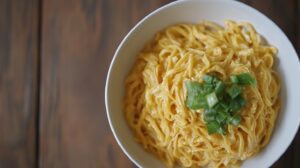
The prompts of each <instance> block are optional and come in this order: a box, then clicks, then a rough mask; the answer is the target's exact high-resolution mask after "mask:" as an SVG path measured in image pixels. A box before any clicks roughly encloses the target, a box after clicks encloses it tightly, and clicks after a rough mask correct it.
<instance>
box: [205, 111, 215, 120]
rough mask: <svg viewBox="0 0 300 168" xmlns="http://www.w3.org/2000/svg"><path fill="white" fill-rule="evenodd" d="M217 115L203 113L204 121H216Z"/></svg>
mask: <svg viewBox="0 0 300 168" xmlns="http://www.w3.org/2000/svg"><path fill="white" fill-rule="evenodd" d="M215 115H216V114H215V113H211V112H208V111H207V110H205V111H204V113H203V119H204V121H205V122H210V121H214V120H215Z"/></svg>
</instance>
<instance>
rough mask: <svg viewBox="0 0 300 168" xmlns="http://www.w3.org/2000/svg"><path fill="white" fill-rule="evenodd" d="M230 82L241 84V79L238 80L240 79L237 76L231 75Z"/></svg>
mask: <svg viewBox="0 0 300 168" xmlns="http://www.w3.org/2000/svg"><path fill="white" fill-rule="evenodd" d="M230 80H231V82H232V83H234V84H238V83H239V79H238V77H237V76H236V75H231V76H230Z"/></svg>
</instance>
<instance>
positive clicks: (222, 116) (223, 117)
mask: <svg viewBox="0 0 300 168" xmlns="http://www.w3.org/2000/svg"><path fill="white" fill-rule="evenodd" d="M228 116H229V114H228V113H226V112H224V111H223V112H219V113H218V115H217V116H216V120H217V122H218V123H219V124H223V123H225V121H226V119H227V118H228Z"/></svg>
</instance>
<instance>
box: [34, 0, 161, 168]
mask: <svg viewBox="0 0 300 168" xmlns="http://www.w3.org/2000/svg"><path fill="white" fill-rule="evenodd" d="M147 3H149V4H148V5H149V6H147ZM115 4H118V5H115ZM160 5H161V4H160V3H159V1H157V2H155V1H153V2H141V1H138V0H136V1H130V3H129V1H123V0H112V1H102V0H98V1H84V0H82V1H80V0H73V1H61V0H45V1H44V2H43V24H42V27H43V32H42V35H43V41H42V72H41V73H42V86H41V90H42V96H41V132H40V135H41V137H40V143H41V146H40V154H41V155H40V164H39V165H40V167H42V168H52V167H55V168H65V167H72V168H77V167H78V168H82V167H89V168H93V167H104V168H106V167H133V164H132V163H131V162H130V161H129V160H128V158H127V157H126V156H125V155H124V154H123V152H121V150H120V148H119V147H118V145H117V144H116V142H115V140H114V138H113V136H112V133H111V131H110V128H109V126H108V121H107V117H106V114H105V113H106V111H105V105H104V86H105V80H106V73H107V69H108V66H109V63H110V60H111V59H112V56H113V53H114V50H115V49H116V47H117V44H118V43H119V42H120V41H121V39H122V38H123V37H124V36H125V34H126V33H127V32H128V31H129V29H130V28H131V27H132V26H133V24H135V23H136V22H137V20H139V19H141V18H142V17H143V16H144V15H145V14H146V13H148V12H150V11H151V10H153V9H155V8H157V7H158V6H160ZM140 8H143V9H147V10H139V9H140ZM128 9H130V10H128ZM131 12H132V13H131Z"/></svg>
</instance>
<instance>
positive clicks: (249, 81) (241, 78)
mask: <svg viewBox="0 0 300 168" xmlns="http://www.w3.org/2000/svg"><path fill="white" fill-rule="evenodd" d="M237 78H238V83H239V84H240V85H255V84H256V81H255V78H253V77H252V76H251V75H250V74H249V73H241V74H239V75H237Z"/></svg>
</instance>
